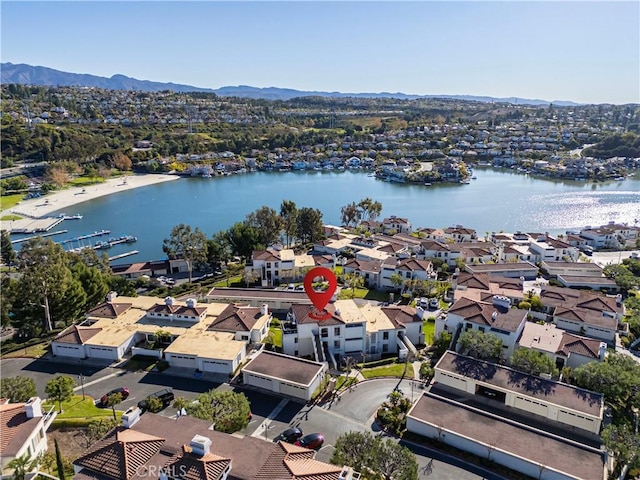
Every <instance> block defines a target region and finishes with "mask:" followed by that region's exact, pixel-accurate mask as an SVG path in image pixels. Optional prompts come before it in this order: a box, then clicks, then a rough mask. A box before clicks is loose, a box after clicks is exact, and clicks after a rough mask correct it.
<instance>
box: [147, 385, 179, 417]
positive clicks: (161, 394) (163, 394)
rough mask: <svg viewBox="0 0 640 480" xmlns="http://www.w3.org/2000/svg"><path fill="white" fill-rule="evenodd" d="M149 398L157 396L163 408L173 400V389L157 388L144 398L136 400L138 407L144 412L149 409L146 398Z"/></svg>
mask: <svg viewBox="0 0 640 480" xmlns="http://www.w3.org/2000/svg"><path fill="white" fill-rule="evenodd" d="M150 398H159V399H160V401H161V402H162V408H163V409H164V408H167V407H168V406H169V405H170V404H171V402H173V399H174V398H175V396H174V394H173V390H171V389H170V388H165V389H164V390H159V391H157V392H155V393H152V394H151V395H149V396H148V397H147V398H145V399H144V400H140V401H139V402H138V408H139V409H140V410H142V411H143V412H146V411H147V410H149V405H148V403H149V402H148V400H149V399H150ZM154 413H155V412H154Z"/></svg>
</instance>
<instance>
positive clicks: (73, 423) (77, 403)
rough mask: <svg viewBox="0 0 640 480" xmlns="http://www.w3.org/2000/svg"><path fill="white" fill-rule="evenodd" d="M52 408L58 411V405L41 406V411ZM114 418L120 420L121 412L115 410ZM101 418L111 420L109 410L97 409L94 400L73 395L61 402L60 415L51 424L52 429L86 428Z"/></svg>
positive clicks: (111, 413)
mask: <svg viewBox="0 0 640 480" xmlns="http://www.w3.org/2000/svg"><path fill="white" fill-rule="evenodd" d="M51 407H54V408H55V410H56V411H58V403H57V402H55V403H49V402H48V401H47V403H45V404H44V405H43V406H42V410H43V411H49V409H50V408H51ZM116 417H117V418H118V420H120V417H122V412H119V411H117V410H116ZM102 418H113V412H112V411H111V408H99V407H97V406H96V405H95V404H94V399H93V398H91V397H89V396H86V397H85V399H84V400H83V399H82V395H74V396H72V397H71V398H70V399H69V400H66V401H64V402H62V413H58V416H57V417H56V418H55V420H54V421H53V423H52V425H51V426H52V427H53V428H78V427H86V426H87V425H89V423H91V422H92V421H94V420H100V419H102Z"/></svg>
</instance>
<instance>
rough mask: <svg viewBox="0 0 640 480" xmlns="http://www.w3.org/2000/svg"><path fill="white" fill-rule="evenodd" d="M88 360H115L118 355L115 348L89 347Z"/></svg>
mask: <svg viewBox="0 0 640 480" xmlns="http://www.w3.org/2000/svg"><path fill="white" fill-rule="evenodd" d="M89 357H90V358H107V359H109V360H117V358H118V355H117V353H116V349H115V348H110V347H89Z"/></svg>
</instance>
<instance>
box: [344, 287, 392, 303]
mask: <svg viewBox="0 0 640 480" xmlns="http://www.w3.org/2000/svg"><path fill="white" fill-rule="evenodd" d="M352 294H353V296H352ZM350 298H364V299H365V300H376V301H378V302H388V301H389V293H387V292H380V291H378V290H369V289H368V288H356V289H355V291H353V290H351V288H346V287H342V288H341V289H340V293H339V294H338V299H339V300H348V299H350Z"/></svg>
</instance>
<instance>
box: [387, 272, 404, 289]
mask: <svg viewBox="0 0 640 480" xmlns="http://www.w3.org/2000/svg"><path fill="white" fill-rule="evenodd" d="M389 281H390V282H391V283H392V284H393V286H394V287H396V288H398V289H399V288H400V287H401V286H402V282H403V279H402V275H400V274H399V273H394V274H393V275H391V276H390V277H389Z"/></svg>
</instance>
